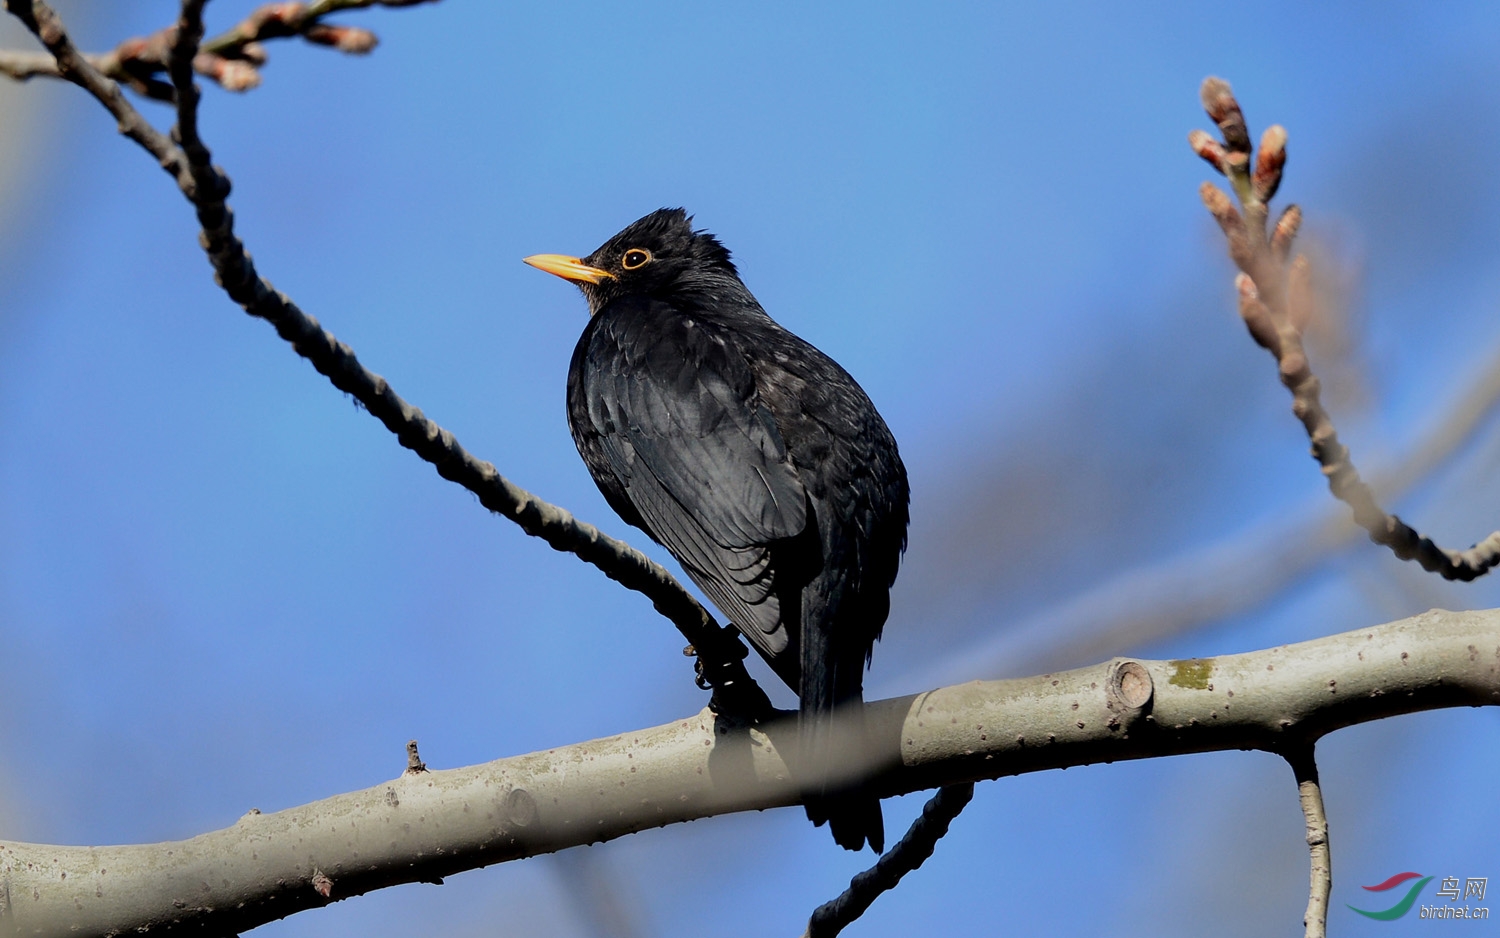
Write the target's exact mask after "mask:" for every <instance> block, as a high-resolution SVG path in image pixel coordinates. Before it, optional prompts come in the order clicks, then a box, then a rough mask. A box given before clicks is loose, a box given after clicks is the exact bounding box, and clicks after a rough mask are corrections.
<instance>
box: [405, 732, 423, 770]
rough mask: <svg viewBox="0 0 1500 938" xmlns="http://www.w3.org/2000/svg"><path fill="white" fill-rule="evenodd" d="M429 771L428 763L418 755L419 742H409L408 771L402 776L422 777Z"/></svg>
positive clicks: (407, 753) (407, 745)
mask: <svg viewBox="0 0 1500 938" xmlns="http://www.w3.org/2000/svg"><path fill="white" fill-rule="evenodd" d="M426 771H427V763H425V762H423V761H422V757H421V756H420V755H418V754H417V741H416V740H415V739H412V740H408V741H407V743H406V771H404V772H402V773H401V774H402V775H421V774H422V773H423V772H426Z"/></svg>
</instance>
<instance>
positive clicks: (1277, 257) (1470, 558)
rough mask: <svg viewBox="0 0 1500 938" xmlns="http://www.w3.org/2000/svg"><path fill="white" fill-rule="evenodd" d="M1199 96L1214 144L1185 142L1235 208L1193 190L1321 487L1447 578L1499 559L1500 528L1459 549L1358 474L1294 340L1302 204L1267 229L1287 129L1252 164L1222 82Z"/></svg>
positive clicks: (1301, 297) (1266, 139) (1480, 571)
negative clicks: (1222, 182)
mask: <svg viewBox="0 0 1500 938" xmlns="http://www.w3.org/2000/svg"><path fill="white" fill-rule="evenodd" d="M1202 97H1203V105H1204V109H1205V110H1207V111H1208V115H1209V117H1210V118H1211V119H1213V121H1214V122H1215V123H1217V124H1218V125H1219V129H1220V131H1221V132H1222V133H1223V134H1224V142H1223V144H1222V145H1221V144H1220V143H1219V142H1218V141H1215V140H1214V139H1213V138H1212V137H1210V136H1209V135H1208V134H1207V133H1204V132H1203V131H1201V130H1195V131H1193V132H1192V133H1191V134H1189V135H1188V142H1189V144H1190V145H1191V146H1192V147H1193V150H1194V152H1196V153H1197V154H1198V155H1199V156H1201V157H1203V159H1204V160H1206V161H1207V162H1208V163H1209V164H1210V165H1211V166H1213V167H1214V168H1215V169H1216V170H1218V171H1219V172H1220V173H1222V174H1224V175H1225V176H1226V177H1228V179H1229V181H1230V183H1231V184H1232V185H1231V187H1232V188H1233V189H1234V193H1235V196H1236V198H1237V200H1238V202H1239V206H1240V207H1239V209H1238V210H1236V209H1235V206H1234V203H1233V202H1232V201H1231V200H1230V198H1229V196H1228V195H1227V194H1226V193H1225V192H1224V191H1223V190H1221V189H1219V188H1218V187H1217V186H1214V185H1212V184H1210V183H1206V182H1205V183H1204V184H1203V186H1202V187H1201V188H1200V190H1199V194H1200V195H1201V196H1202V198H1203V203H1204V205H1205V206H1206V207H1207V208H1208V210H1209V213H1210V214H1212V215H1213V216H1214V219H1215V220H1216V221H1218V223H1219V226H1220V227H1221V228H1222V229H1223V230H1224V235H1225V238H1226V239H1227V241H1228V244H1229V256H1230V257H1231V258H1233V259H1234V262H1235V264H1236V265H1237V266H1238V267H1239V268H1240V270H1241V273H1240V275H1239V276H1238V277H1237V278H1236V279H1235V285H1236V287H1237V288H1238V290H1239V296H1240V316H1241V318H1243V319H1244V321H1245V325H1246V327H1247V328H1248V329H1249V330H1250V335H1251V337H1252V338H1254V339H1255V341H1256V342H1257V343H1258V344H1260V345H1261V346H1263V347H1265V349H1266V350H1267V351H1269V352H1270V353H1271V354H1272V355H1273V356H1274V357H1275V358H1276V363H1277V365H1278V370H1279V372H1280V375H1281V382H1282V384H1284V385H1285V386H1286V388H1287V390H1289V391H1291V392H1292V412H1293V413H1294V414H1296V415H1297V418H1298V419H1299V420H1301V422H1302V426H1303V429H1304V430H1306V432H1307V437H1308V439H1309V440H1311V441H1312V455H1313V458H1314V459H1316V460H1317V461H1318V464H1319V465H1320V466H1322V468H1323V474H1324V475H1325V476H1326V477H1327V478H1328V488H1329V490H1330V491H1332V492H1333V494H1334V496H1335V497H1337V498H1338V499H1339V500H1340V501H1343V502H1344V503H1345V504H1347V505H1348V506H1349V507H1350V508H1352V509H1353V511H1354V520H1355V522H1356V523H1357V524H1358V525H1359V526H1360V527H1362V528H1364V529H1365V530H1366V531H1367V532H1369V535H1370V539H1371V540H1373V541H1374V542H1375V543H1377V544H1383V545H1385V546H1386V547H1389V548H1390V549H1391V552H1392V553H1394V554H1395V555H1396V556H1397V557H1399V558H1401V559H1402V560H1415V561H1417V562H1418V563H1419V564H1421V566H1422V568H1423V569H1424V570H1428V571H1430V572H1433V573H1438V574H1441V575H1442V576H1443V578H1444V579H1448V580H1464V581H1468V580H1473V579H1475V578H1476V577H1480V576H1483V575H1484V574H1486V573H1488V572H1489V571H1490V569H1492V568H1493V567H1494V566H1495V565H1496V564H1500V531H1496V532H1495V533H1493V534H1491V535H1489V536H1488V537H1487V538H1485V539H1484V540H1483V541H1481V542H1479V543H1478V544H1476V545H1475V546H1474V547H1472V548H1470V549H1468V550H1464V551H1458V550H1449V549H1446V548H1443V547H1440V546H1438V545H1437V544H1435V543H1433V541H1432V540H1431V539H1430V538H1427V537H1424V536H1422V535H1421V534H1419V533H1418V532H1417V531H1416V530H1414V529H1413V528H1412V527H1411V526H1410V525H1408V524H1406V523H1405V522H1404V521H1402V520H1401V519H1400V518H1398V517H1396V516H1395V515H1392V514H1389V513H1387V512H1386V511H1385V510H1384V509H1383V508H1381V507H1380V505H1379V503H1377V502H1376V500H1375V493H1374V492H1373V491H1371V489H1370V487H1369V486H1368V485H1367V484H1365V482H1364V480H1362V479H1361V478H1360V476H1359V471H1358V470H1357V469H1356V468H1355V466H1354V462H1353V460H1352V459H1351V458H1350V456H1349V448H1348V447H1346V446H1345V445H1344V444H1343V443H1341V442H1340V441H1339V437H1338V431H1337V430H1336V429H1335V427H1334V425H1333V418H1332V417H1330V416H1329V414H1328V411H1327V410H1326V409H1325V408H1324V407H1323V404H1322V400H1321V391H1322V386H1321V384H1320V382H1319V381H1318V378H1317V376H1316V375H1315V374H1313V371H1312V367H1311V365H1310V364H1309V363H1308V357H1307V352H1306V350H1305V349H1304V348H1303V346H1302V327H1303V325H1304V324H1305V323H1306V322H1307V321H1308V319H1309V313H1310V305H1311V290H1310V278H1309V268H1308V261H1307V259H1306V257H1305V256H1298V257H1297V258H1295V259H1293V260H1291V261H1288V258H1289V256H1290V253H1291V245H1292V241H1293V239H1294V238H1295V237H1296V234H1297V229H1298V227H1299V226H1300V225H1301V222H1302V212H1301V210H1300V209H1298V208H1297V206H1295V205H1292V206H1289V207H1288V208H1287V209H1286V210H1285V211H1284V212H1283V213H1282V215H1281V217H1280V218H1279V219H1277V221H1276V224H1275V225H1274V226H1273V227H1272V228H1271V229H1270V230H1269V231H1268V230H1267V220H1268V218H1269V217H1270V216H1269V203H1270V200H1271V197H1272V196H1273V195H1275V193H1276V190H1277V188H1278V187H1279V186H1280V184H1281V174H1282V168H1283V167H1284V166H1285V164H1286V131H1285V130H1284V129H1282V128H1281V127H1280V126H1272V127H1270V128H1268V129H1267V130H1266V132H1265V134H1263V135H1262V137H1261V145H1260V152H1259V154H1258V155H1257V156H1256V159H1255V162H1254V168H1253V169H1252V168H1251V162H1250V152H1251V148H1250V137H1249V134H1248V131H1247V130H1246V129H1245V117H1244V114H1243V113H1241V111H1240V106H1239V102H1237V101H1236V100H1235V98H1234V94H1233V92H1231V90H1230V88H1229V84H1228V83H1227V82H1225V81H1223V80H1221V79H1218V78H1208V79H1205V80H1204V82H1203V89H1202Z"/></svg>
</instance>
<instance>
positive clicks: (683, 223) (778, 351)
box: [526, 209, 909, 853]
mask: <svg viewBox="0 0 1500 938" xmlns="http://www.w3.org/2000/svg"><path fill="white" fill-rule="evenodd" d="M526 263H528V264H530V265H532V266H533V267H537V268H539V269H541V270H545V271H547V272H548V273H552V274H556V275H557V276H559V277H563V278H565V279H567V280H571V281H573V282H574V283H576V284H577V285H578V286H579V287H580V288H581V289H582V290H583V295H584V297H585V298H587V300H588V305H589V316H590V318H589V323H588V326H587V327H585V328H584V330H583V336H582V338H580V339H579V340H578V346H577V348H575V349H574V350H573V361H572V365H571V366H570V367H569V370H568V426H569V427H570V428H571V430H572V431H573V440H574V442H575V443H577V445H578V452H579V453H580V454H581V455H582V456H583V461H584V462H585V463H587V464H588V468H589V472H590V473H591V474H592V475H593V477H594V482H595V483H597V484H598V486H599V489H600V491H602V492H603V493H604V498H605V499H606V500H607V501H608V502H609V504H610V507H611V508H613V509H614V510H615V511H616V512H618V513H619V514H620V517H622V518H624V519H625V521H627V522H628V523H630V524H633V525H635V526H636V527H638V528H641V529H642V530H644V531H645V532H646V533H647V534H649V535H651V537H652V538H653V539H654V540H656V541H657V542H658V543H660V544H661V545H662V546H664V547H666V549H667V550H669V551H671V553H672V556H673V557H676V558H677V561H678V562H679V563H681V564H682V567H683V569H684V570H686V571H687V574H688V576H690V577H692V579H693V582H695V583H697V584H698V586H699V587H700V588H702V590H703V591H704V592H705V593H707V594H708V596H709V598H710V599H712V600H713V602H714V604H715V605H717V606H718V607H719V609H720V610H722V611H723V613H724V614H725V615H726V616H727V617H728V618H729V619H730V620H731V621H732V622H733V623H734V624H735V626H737V627H738V628H739V630H740V631H741V632H742V633H744V635H745V637H746V638H748V639H749V640H750V643H751V644H752V645H753V646H754V647H755V650H756V651H758V652H760V654H761V657H763V658H765V660H766V661H767V662H768V663H769V664H770V665H771V668H772V669H773V670H774V671H775V672H776V674H777V675H778V676H780V678H781V679H782V680H783V681H785V682H786V683H787V685H788V686H789V687H791V688H792V689H793V690H795V691H796V692H797V694H798V697H799V698H800V700H801V709H800V717H799V724H800V729H799V732H798V735H799V737H800V739H801V744H802V745H801V749H802V753H803V759H802V760H801V761H802V763H803V764H804V765H806V766H808V767H809V768H810V770H811V775H812V777H814V778H818V779H822V778H825V777H826V775H827V774H828V772H829V771H830V770H831V769H832V768H833V766H834V765H835V764H836V763H837V762H839V761H842V757H841V756H840V755H839V753H837V752H836V751H834V750H833V749H832V748H831V747H830V745H829V743H828V737H829V735H830V733H829V728H830V719H831V717H832V715H833V713H834V711H835V709H836V708H839V707H841V706H843V705H845V704H850V703H858V702H859V701H860V699H861V696H860V695H861V684H862V679H863V672H864V669H865V667H866V666H867V665H868V664H869V660H870V655H871V651H872V649H873V646H874V643H875V640H876V639H878V638H879V637H880V631H881V627H882V626H883V625H884V624H885V619H886V614H887V613H888V612H889V611H890V588H891V584H892V583H893V582H894V581H895V579H896V568H897V566H898V564H899V563H900V559H901V552H902V551H903V550H904V549H905V547H906V524H907V503H908V500H909V498H908V489H907V483H906V468H905V467H904V466H903V465H902V464H901V457H900V455H899V454H898V453H897V451H896V440H895V438H894V437H892V436H891V431H890V430H889V429H887V427H886V425H885V421H884V420H882V419H881V418H880V414H878V413H877V412H876V411H875V405H873V404H871V403H870V399H869V397H867V396H866V395H865V392H864V391H863V390H862V389H861V388H860V386H859V385H858V384H856V383H855V381H854V379H853V378H851V377H849V373H848V372H846V371H845V370H844V369H843V368H840V367H839V365H838V364H837V363H836V362H834V361H833V359H831V358H829V357H828V356H827V355H824V354H823V353H822V352H820V351H818V350H817V349H815V348H813V347H812V346H811V345H809V344H808V343H807V342H805V341H803V340H802V339H799V338H798V337H797V336H795V335H793V334H792V333H790V332H788V331H787V330H786V329H784V328H782V327H781V326H780V325H778V324H777V323H776V322H775V321H774V320H773V319H771V317H770V316H768V315H767V314H766V311H765V310H764V309H762V308H761V305H760V304H759V303H757V302H756V300H755V297H754V296H752V295H751V294H750V291H749V290H748V289H746V288H745V285H744V284H743V283H742V282H740V278H739V274H738V272H737V271H736V270H735V266H734V264H733V263H731V262H730V259H729V251H728V250H727V249H726V248H725V247H724V246H723V245H722V244H720V243H719V241H718V239H717V238H715V237H714V236H713V235H711V234H709V233H707V232H705V231H694V230H693V227H692V218H691V217H690V216H689V215H688V214H687V213H686V212H685V211H683V210H682V209H661V210H660V211H656V212H653V213H651V214H650V215H647V216H646V217H645V218H642V219H640V220H639V221H637V222H635V223H634V224H632V225H630V226H629V227H628V228H626V229H625V230H624V231H621V232H620V233H619V234H617V235H615V236H614V237H613V238H610V239H609V240H608V241H606V242H605V243H604V245H603V246H602V247H600V248H599V249H598V250H597V251H595V252H594V253H592V254H590V255H589V256H588V257H586V258H582V259H579V258H576V257H567V256H563V255H558V254H538V255H536V256H534V257H528V258H526ZM858 712H859V711H858V709H857V708H855V709H853V710H851V711H850V713H851V716H857V713H858ZM862 725H863V724H862V723H856V725H855V726H854V727H851V729H857V728H858V727H862ZM849 735H852V736H855V737H858V736H859V735H860V734H859V733H858V732H853V733H850V734H849ZM807 813H808V817H809V818H811V819H812V821H813V823H815V824H818V825H822V824H823V823H824V821H827V822H828V823H829V828H830V829H831V830H832V832H833V837H834V840H836V841H837V842H838V843H839V844H840V845H842V846H844V847H846V848H848V849H850V850H859V849H861V848H862V847H863V846H864V843H865V842H866V841H868V842H869V844H870V846H871V848H872V849H874V850H875V851H876V852H877V853H878V852H880V851H881V850H882V849H883V848H884V840H885V833H884V825H883V823H882V820H881V816H880V802H879V800H878V799H877V798H875V797H874V796H872V795H868V794H865V793H864V792H862V791H860V790H859V789H857V788H853V789H851V788H849V786H848V785H847V784H844V785H840V784H839V783H838V782H832V783H826V782H825V783H822V784H819V785H817V786H816V792H815V793H812V794H810V795H809V796H808V798H807Z"/></svg>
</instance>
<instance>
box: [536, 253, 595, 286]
mask: <svg viewBox="0 0 1500 938" xmlns="http://www.w3.org/2000/svg"><path fill="white" fill-rule="evenodd" d="M521 260H522V261H524V262H525V263H527V264H530V265H531V266H533V267H535V268H536V269H537V270H545V271H546V272H547V273H549V274H554V275H556V276H558V277H561V278H563V279H564V280H571V281H573V282H574V283H579V282H583V283H598V282H599V281H601V280H603V279H604V278H606V277H608V278H609V279H611V280H613V279H614V277H615V275H614V274H612V273H610V272H609V271H607V270H600V269H599V268H597V267H590V266H589V265H587V264H585V263H584V262H583V261H582V260H580V259H578V258H576V257H569V256H568V255H566V254H533V255H531V256H530V257H523V258H522V259H521Z"/></svg>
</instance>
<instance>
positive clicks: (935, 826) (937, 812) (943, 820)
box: [803, 782, 974, 938]
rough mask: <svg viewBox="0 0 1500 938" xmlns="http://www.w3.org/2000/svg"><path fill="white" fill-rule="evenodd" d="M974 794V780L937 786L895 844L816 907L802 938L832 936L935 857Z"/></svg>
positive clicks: (825, 937)
mask: <svg viewBox="0 0 1500 938" xmlns="http://www.w3.org/2000/svg"><path fill="white" fill-rule="evenodd" d="M973 797H974V783H973V782H963V783H960V784H958V785H948V786H946V787H944V788H940V789H938V793H937V794H935V795H933V796H932V797H931V798H929V799H928V800H927V803H926V804H925V805H923V806H922V813H921V814H920V815H919V816H918V817H917V819H916V820H915V821H913V822H912V825H911V827H910V828H909V829H908V830H907V831H906V835H905V836H904V837H902V838H901V839H900V840H899V841H897V842H896V845H895V846H894V847H892V848H891V849H890V850H888V851H886V853H885V855H884V856H882V857H881V858H880V859H879V860H876V861H875V865H874V866H872V867H870V868H869V869H868V870H865V871H864V872H863V873H858V874H856V875H855V877H854V878H853V879H851V880H850V881H849V888H848V889H845V890H844V891H843V892H842V893H840V894H839V896H838V897H837V898H834V899H830V900H829V901H827V902H825V903H823V904H822V905H820V906H818V907H817V908H816V909H814V910H813V914H812V917H811V918H809V919H808V921H807V931H805V932H803V938H833V936H834V935H837V934H838V933H839V932H841V931H843V930H844V928H845V926H847V925H848V924H849V923H850V922H852V921H854V920H855V919H857V918H859V917H860V916H861V915H864V914H865V910H866V909H868V908H869V907H870V904H871V903H872V902H874V901H875V900H876V899H878V898H880V894H881V893H883V892H887V891H889V890H891V889H894V888H896V884H897V883H899V882H901V877H903V876H905V875H906V874H907V873H910V872H911V871H912V870H914V869H916V868H917V867H919V866H921V865H922V864H923V863H924V862H926V860H927V858H928V857H930V856H932V851H933V848H934V847H936V846H937V842H938V841H939V840H941V839H942V837H943V835H944V834H946V833H948V825H949V824H950V823H952V821H953V819H954V818H956V817H958V813H959V812H960V811H962V810H963V809H964V806H965V805H967V804H968V803H969V800H970V799H971V798H973Z"/></svg>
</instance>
